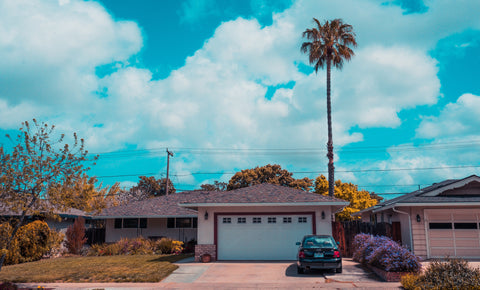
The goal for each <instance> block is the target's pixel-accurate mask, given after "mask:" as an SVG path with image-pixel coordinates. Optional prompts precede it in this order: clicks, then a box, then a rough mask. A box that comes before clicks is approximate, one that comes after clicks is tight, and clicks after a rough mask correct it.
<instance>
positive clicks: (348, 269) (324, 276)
mask: <svg viewBox="0 0 480 290" xmlns="http://www.w3.org/2000/svg"><path fill="white" fill-rule="evenodd" d="M178 265H179V266H180V268H179V269H177V270H176V271H175V272H173V273H172V274H171V275H170V276H169V277H168V278H166V279H165V280H164V281H162V282H161V283H160V286H161V287H162V288H167V289H193V288H195V289H199V288H200V289H265V288H275V289H307V288H335V289H344V288H364V289H375V288H377V289H399V288H400V283H385V282H381V281H380V280H379V279H378V278H377V277H376V276H375V275H374V274H373V273H371V272H369V271H367V270H364V269H363V268H361V267H360V266H359V265H358V263H356V262H353V261H352V260H351V259H344V261H343V273H341V274H336V273H334V272H333V271H318V270H317V271H311V272H309V273H307V274H301V275H300V274H297V269H296V265H295V263H294V262H292V261H285V262H256V261H255V262H248V261H246V262H215V263H208V264H199V263H193V262H187V263H180V264H178Z"/></svg>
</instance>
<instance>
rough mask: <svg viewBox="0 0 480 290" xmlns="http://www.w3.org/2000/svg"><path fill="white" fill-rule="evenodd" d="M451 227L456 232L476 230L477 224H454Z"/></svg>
mask: <svg viewBox="0 0 480 290" xmlns="http://www.w3.org/2000/svg"><path fill="white" fill-rule="evenodd" d="M453 227H454V228H455V229H456V230H476V229H477V223H454V224H453Z"/></svg>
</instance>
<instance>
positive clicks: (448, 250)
mask: <svg viewBox="0 0 480 290" xmlns="http://www.w3.org/2000/svg"><path fill="white" fill-rule="evenodd" d="M425 213H426V215H427V225H426V226H427V237H428V240H427V241H428V243H427V247H428V251H429V258H443V257H445V256H450V257H452V258H453V257H462V258H480V231H479V216H480V212H478V211H475V210H472V209H465V210H462V209H457V210H425Z"/></svg>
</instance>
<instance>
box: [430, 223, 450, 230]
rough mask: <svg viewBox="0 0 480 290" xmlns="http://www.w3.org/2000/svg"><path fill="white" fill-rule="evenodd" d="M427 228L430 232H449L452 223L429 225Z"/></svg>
mask: <svg viewBox="0 0 480 290" xmlns="http://www.w3.org/2000/svg"><path fill="white" fill-rule="evenodd" d="M428 227H429V228H430V229H431V230H450V229H452V223H429V224H428Z"/></svg>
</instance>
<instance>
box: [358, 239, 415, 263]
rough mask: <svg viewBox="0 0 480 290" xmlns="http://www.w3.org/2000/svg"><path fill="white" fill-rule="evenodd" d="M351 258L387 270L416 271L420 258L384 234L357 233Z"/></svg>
mask: <svg viewBox="0 0 480 290" xmlns="http://www.w3.org/2000/svg"><path fill="white" fill-rule="evenodd" d="M354 247H355V251H354V254H353V259H354V260H355V261H357V262H360V263H362V264H367V265H371V266H374V267H377V268H380V269H383V270H385V271H387V272H418V271H419V270H420V268H421V264H420V259H419V258H418V257H417V256H415V255H414V254H412V253H411V252H410V251H409V250H408V249H406V248H405V247H402V246H400V245H399V244H398V243H397V242H395V241H393V240H392V239H390V238H387V237H384V236H372V235H367V234H359V235H357V236H355V239H354Z"/></svg>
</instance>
